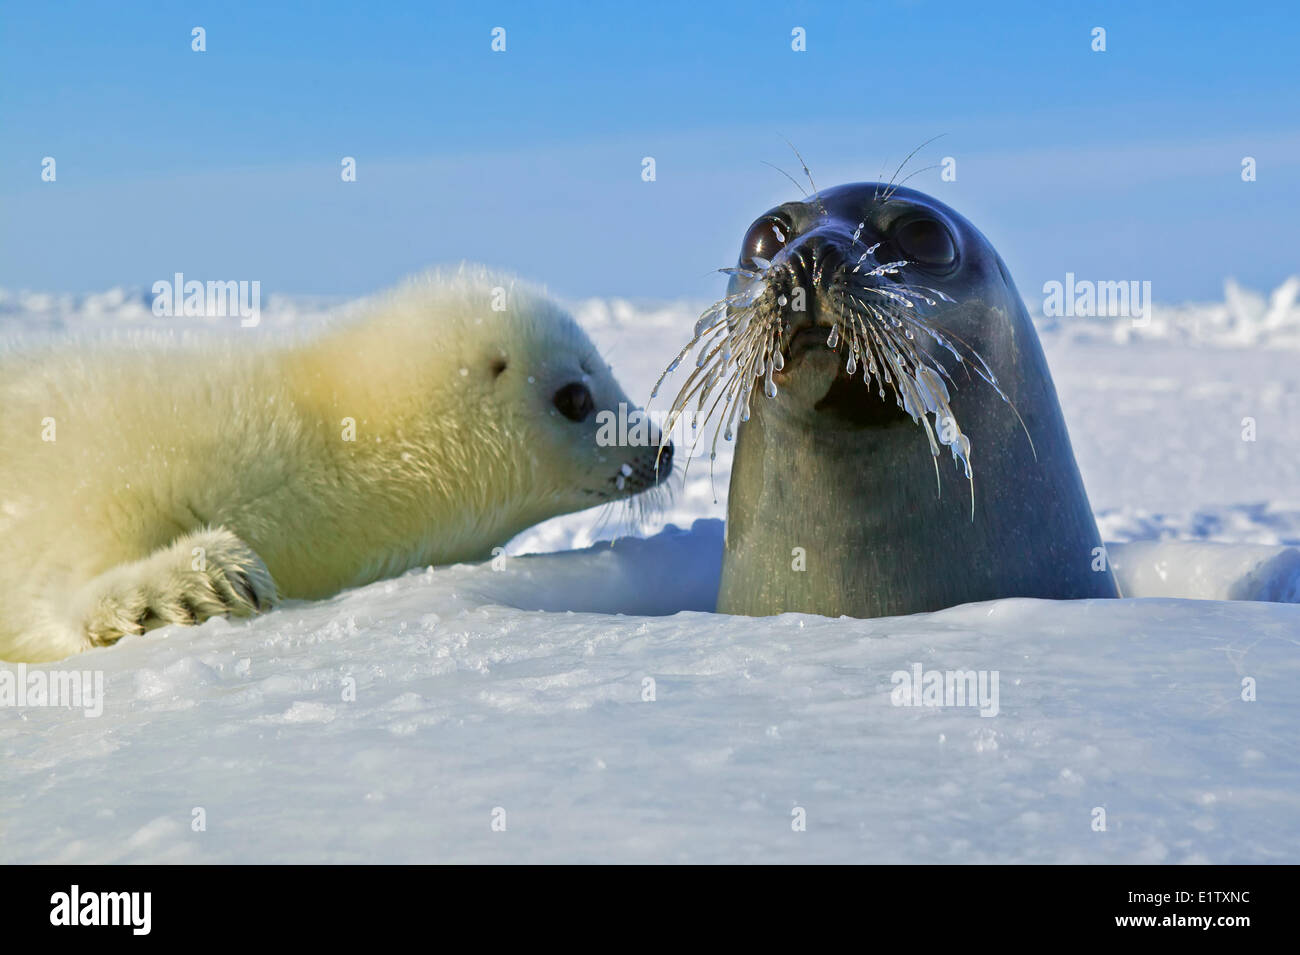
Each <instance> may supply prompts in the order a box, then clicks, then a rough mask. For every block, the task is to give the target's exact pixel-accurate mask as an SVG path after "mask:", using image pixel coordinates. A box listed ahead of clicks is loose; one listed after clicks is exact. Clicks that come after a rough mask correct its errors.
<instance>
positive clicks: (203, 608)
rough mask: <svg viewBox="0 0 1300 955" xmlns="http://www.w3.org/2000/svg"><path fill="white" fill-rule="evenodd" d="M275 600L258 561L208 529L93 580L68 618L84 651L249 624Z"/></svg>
mask: <svg viewBox="0 0 1300 955" xmlns="http://www.w3.org/2000/svg"><path fill="white" fill-rule="evenodd" d="M277 596H278V595H277V592H276V587H275V582H274V581H273V580H272V579H271V574H270V571H268V570H267V568H266V564H265V563H263V561H262V559H261V558H260V557H258V556H257V554H256V553H255V552H254V551H253V549H252V548H251V547H249V546H248V545H247V544H246V543H244V542H243V541H242V540H240V539H239V538H238V537H236V536H235V535H234V534H233V533H231V532H230V531H228V530H226V529H225V528H224V527H216V528H208V529H204V530H201V531H196V532H195V533H192V534H187V535H185V536H184V537H180V538H177V540H175V541H174V542H172V543H171V544H170V545H168V546H167V547H164V548H161V549H159V550H157V551H155V552H154V553H152V554H150V555H149V556H148V557H146V558H144V559H143V560H139V561H136V562H134V563H131V564H124V565H122V566H120V567H114V568H113V569H112V570H109V571H106V572H105V573H103V574H100V575H99V576H98V577H96V578H95V579H94V580H92V581H90V582H89V583H88V584H86V586H85V587H83V588H82V589H81V591H80V592H79V593H78V594H77V597H76V599H75V600H74V602H73V616H74V621H75V626H76V627H77V629H78V630H79V632H80V633H81V634H83V636H84V638H85V640H86V643H87V644H88V645H89V646H105V645H108V644H112V643H116V642H117V641H118V640H120V639H121V638H122V637H124V636H126V635H128V634H137V633H144V632H146V631H148V630H153V629H156V628H158V627H163V626H166V625H168V624H173V623H174V624H181V625H186V626H192V625H194V624H199V623H202V622H203V621H205V620H207V619H208V618H210V617H216V616H236V617H251V616H253V615H255V614H258V613H262V612H263V611H266V610H269V609H270V608H271V607H272V606H274V605H275V602H276V600H277Z"/></svg>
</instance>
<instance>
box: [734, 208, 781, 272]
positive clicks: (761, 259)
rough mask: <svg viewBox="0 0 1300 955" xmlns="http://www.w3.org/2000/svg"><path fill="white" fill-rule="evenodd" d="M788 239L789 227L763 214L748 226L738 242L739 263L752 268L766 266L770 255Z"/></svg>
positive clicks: (770, 258) (770, 259)
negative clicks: (740, 241)
mask: <svg viewBox="0 0 1300 955" xmlns="http://www.w3.org/2000/svg"><path fill="white" fill-rule="evenodd" d="M789 241H790V229H789V228H788V227H787V226H786V224H785V223H784V222H782V221H780V220H779V219H774V218H772V217H771V216H764V217H763V218H761V219H759V220H758V221H757V222H755V223H754V224H753V225H752V226H750V227H749V231H748V232H746V233H745V240H744V242H742V243H741V244H740V264H741V265H743V266H745V267H747V268H753V267H755V266H757V267H758V268H760V269H765V268H767V264H768V263H769V262H771V261H772V256H774V255H776V254H777V253H778V252H780V251H781V250H782V249H784V248H785V244H786V243H787V242H789Z"/></svg>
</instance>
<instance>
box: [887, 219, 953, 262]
mask: <svg viewBox="0 0 1300 955" xmlns="http://www.w3.org/2000/svg"><path fill="white" fill-rule="evenodd" d="M894 241H895V242H897V243H898V248H899V249H900V250H901V251H902V253H903V255H904V256H905V257H906V258H907V259H908V260H909V261H911V262H916V263H918V264H920V265H929V266H935V267H939V268H942V267H944V266H948V265H952V263H953V262H954V261H956V259H957V244H956V243H955V242H953V239H952V235H951V234H950V233H949V232H948V227H947V226H945V225H944V224H943V223H942V222H937V221H936V220H934V219H913V220H912V221H911V222H906V223H904V224H903V225H902V226H901V227H900V228H899V229H898V231H897V232H896V233H894Z"/></svg>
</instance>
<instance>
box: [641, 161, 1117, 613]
mask: <svg viewBox="0 0 1300 955" xmlns="http://www.w3.org/2000/svg"><path fill="white" fill-rule="evenodd" d="M918 148H919V147H918ZM914 154H915V151H914V153H913V155H914ZM796 155H797V151H796ZM910 159H911V156H910V155H909V157H908V159H907V160H904V162H903V164H902V165H900V167H899V170H898V171H897V172H895V174H894V176H893V177H891V180H890V182H889V183H888V184H880V183H865V184H855V185H847V186H839V187H837V188H834V189H829V190H825V191H817V189H816V186H815V184H814V183H813V182H812V177H811V174H810V173H808V171H807V167H806V164H803V165H804V172H805V175H807V176H808V179H809V184H810V185H812V186H813V190H814V191H813V194H812V195H811V196H809V197H807V198H806V199H804V200H800V201H794V202H788V203H785V204H783V205H781V206H778V207H776V208H775V209H771V210H769V211H768V212H766V213H764V214H763V215H762V216H760V217H759V218H758V219H756V220H755V222H754V224H753V225H752V226H751V227H750V228H749V230H748V232H747V233H746V236H745V238H744V240H743V242H742V248H741V254H740V257H739V260H738V261H737V263H736V265H735V267H733V268H729V269H724V270H722V271H723V272H724V273H725V274H726V275H727V276H728V287H727V295H726V296H725V297H724V298H723V299H721V300H720V301H719V302H718V303H715V304H714V305H713V306H711V307H710V309H708V310H706V311H705V313H704V314H703V315H702V316H701V318H700V321H699V322H698V323H697V325H696V328H695V335H694V336H693V338H692V340H691V342H690V343H689V344H688V346H687V348H686V349H685V350H684V351H683V352H682V354H681V355H679V356H678V358H677V360H676V361H675V362H673V364H672V365H671V366H670V369H669V372H671V371H673V370H674V369H676V368H677V367H678V366H679V365H680V363H681V362H682V361H683V360H685V357H686V356H687V355H688V354H690V353H691V352H692V350H698V351H696V363H695V367H694V368H693V369H692V371H691V373H690V374H689V375H688V376H687V377H686V380H685V383H684V384H683V385H682V387H681V389H680V390H679V391H678V393H677V397H676V398H675V399H674V401H673V403H672V406H671V409H670V412H669V418H670V421H671V422H672V423H673V424H675V423H676V422H678V421H680V420H682V418H683V416H684V415H686V414H687V412H688V410H690V411H691V415H692V417H691V423H692V427H693V429H695V436H694V441H695V443H696V444H698V441H699V439H700V437H701V435H700V430H699V429H702V428H706V427H708V426H710V425H712V426H713V428H714V433H713V437H712V444H711V448H710V463H709V473H710V483H712V481H713V473H714V462H715V461H716V458H717V449H718V442H719V440H726V441H730V440H732V439H733V438H734V439H735V442H736V450H735V458H734V461H733V464H732V471H731V489H730V494H729V499H728V502H727V534H726V549H725V554H724V558H723V567H722V577H721V585H720V590H719V595H718V609H719V610H720V611H723V612H730V613H746V614H768V613H781V612H786V611H808V612H816V613H822V614H828V615H838V614H851V615H854V616H878V615H885V614H898V613H913V612H917V611H923V610H935V609H939V608H941V607H946V606H950V605H952V604H956V603H963V602H968V601H974V600H985V599H993V598H997V597H1008V596H1027V597H1051V598H1068V597H1107V596H1115V593H1116V592H1115V585H1114V581H1113V578H1112V577H1111V575H1110V572H1109V571H1108V570H1106V569H1104V568H1103V569H1102V570H1098V571H1094V570H1093V567H1094V565H1095V561H1094V557H1095V549H1096V548H1097V547H1099V546H1100V541H1099V539H1098V535H1097V529H1096V525H1095V523H1094V521H1093V518H1092V511H1091V508H1089V506H1088V500H1087V495H1086V494H1085V492H1084V489H1083V484H1082V481H1081V480H1080V477H1079V472H1078V468H1077V466H1076V464H1075V461H1074V455H1073V452H1072V451H1071V449H1070V443H1069V437H1068V435H1067V433H1066V430H1065V424H1064V421H1063V420H1062V417H1061V411H1060V407H1059V405H1058V403H1057V400H1056V394H1055V390H1054V389H1053V387H1052V382H1051V377H1050V375H1049V373H1048V369H1047V364H1046V361H1045V359H1044V358H1043V355H1042V351H1041V348H1040V347H1039V345H1038V339H1037V336H1036V334H1035V332H1034V329H1033V326H1032V324H1031V323H1030V321H1029V318H1028V316H1027V314H1026V312H1025V309H1024V305H1023V303H1022V302H1021V300H1020V297H1019V295H1018V293H1017V292H1016V290H1015V287H1014V285H1012V283H1011V281H1010V279H1008V278H1007V277H1006V275H1007V273H1006V267H1005V265H1003V263H1002V262H1001V260H1000V259H999V258H998V255H997V252H996V251H994V249H993V248H992V247H991V246H990V245H989V244H988V241H987V240H986V239H985V238H984V237H983V236H982V235H981V234H980V233H979V232H978V231H977V230H976V229H975V227H974V226H972V225H971V224H970V223H969V222H967V221H966V220H965V219H963V218H962V217H961V216H960V215H958V214H957V213H956V212H954V211H953V210H951V209H949V208H948V207H947V206H945V205H943V204H942V203H939V202H937V201H935V200H934V199H932V198H930V197H928V196H925V195H923V194H921V193H919V192H916V191H915V190H912V189H909V188H906V187H905V186H903V184H902V182H900V183H898V184H895V183H894V179H896V178H897V177H898V175H899V173H901V171H902V169H903V166H905V165H906V164H907V162H908V161H909V160H910ZM800 162H801V164H802V163H803V161H802V157H800ZM913 175H915V173H914V174H913ZM903 181H904V182H905V181H906V179H904V180H903ZM995 369H996V373H995ZM963 370H964V373H963ZM666 374H667V373H665V375H666ZM859 376H860V377H861V381H860V382H859V381H857V380H856V379H857V378H858V377H859ZM864 386H865V387H864ZM658 387H659V386H658V385H656V391H657V390H658ZM1022 408H1023V409H1024V411H1025V414H1023V415H1022V414H1021V409H1022ZM692 409H693V410H692ZM670 427H671V425H670ZM1031 427H1032V434H1031ZM918 431H919V434H918ZM1021 432H1023V435H1024V438H1028V440H1024V438H1022V437H1021ZM921 436H923V437H921ZM944 448H947V449H948V451H949V452H950V453H951V455H952V457H953V459H954V463H955V464H956V465H957V467H958V468H959V470H960V472H961V473H962V474H963V475H964V476H965V478H966V481H967V485H968V488H969V505H968V506H967V507H963V506H962V503H961V502H960V501H958V502H956V503H955V502H954V501H953V500H952V497H951V496H948V497H944V496H943V494H942V490H943V488H942V476H941V472H940V468H939V456H940V454H941V452H942V451H943V449H944ZM977 451H978V452H979V462H978V470H979V471H980V475H979V477H980V480H979V481H976V480H975V474H974V471H975V467H974V466H973V465H972V460H973V456H974V455H975V453H976V452H977ZM930 474H933V476H934V480H935V482H936V485H937V489H938V493H936V494H931V493H924V492H923V491H922V486H923V485H924V484H925V483H927V478H928V476H929V475H930ZM800 552H802V554H803V557H802V558H801V560H799V561H794V562H793V563H792V560H791V555H792V554H797V553H800ZM796 565H799V566H801V567H804V568H806V570H802V569H801V570H796V569H792V568H793V567H794V566H796Z"/></svg>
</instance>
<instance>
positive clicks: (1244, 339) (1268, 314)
mask: <svg viewBox="0 0 1300 955" xmlns="http://www.w3.org/2000/svg"><path fill="white" fill-rule="evenodd" d="M1029 305H1030V314H1031V315H1033V317H1034V321H1035V323H1036V324H1037V325H1038V327H1039V330H1040V331H1042V332H1044V333H1060V334H1062V335H1064V336H1066V337H1067V338H1070V339H1075V340H1083V341H1088V340H1092V341H1111V342H1115V343H1118V344H1125V343H1128V342H1136V341H1164V342H1181V343H1187V344H1195V345H1204V346H1211V347H1225V346H1226V347H1231V348H1242V347H1251V346H1269V347H1274V348H1300V276H1294V275H1293V276H1291V277H1289V278H1287V279H1286V280H1285V281H1284V282H1282V283H1281V284H1280V285H1279V286H1278V287H1277V288H1276V289H1274V290H1273V292H1272V294H1271V295H1269V296H1267V297H1265V296H1264V295H1261V294H1259V293H1258V292H1255V291H1252V290H1250V289H1246V288H1242V287H1241V286H1240V285H1239V284H1238V283H1237V282H1236V280H1235V279H1232V278H1228V279H1226V280H1225V281H1224V283H1223V301H1222V302H1198V303H1187V304H1158V303H1153V304H1152V307H1151V313H1150V315H1149V317H1148V318H1147V319H1144V320H1138V321H1135V320H1133V319H1129V318H1113V317H1099V318H1080V317H1071V318H1047V317H1044V316H1043V314H1042V308H1041V302H1040V303H1034V302H1030V303H1029Z"/></svg>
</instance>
